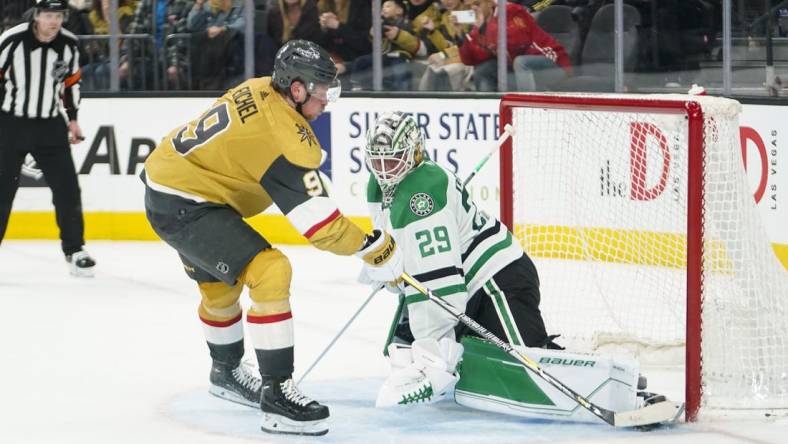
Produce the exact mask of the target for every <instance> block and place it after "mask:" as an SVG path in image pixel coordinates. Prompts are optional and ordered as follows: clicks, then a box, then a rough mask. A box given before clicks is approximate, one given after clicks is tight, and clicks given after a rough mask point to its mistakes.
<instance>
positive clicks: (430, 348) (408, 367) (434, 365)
mask: <svg viewBox="0 0 788 444" xmlns="http://www.w3.org/2000/svg"><path fill="white" fill-rule="evenodd" d="M462 349H463V348H462V345H460V344H458V343H456V342H454V341H453V340H451V339H449V338H443V339H441V340H440V341H436V340H435V339H432V338H427V339H418V340H416V341H414V342H413V345H412V347H406V346H402V345H399V344H390V345H389V347H388V352H389V362H390V363H391V374H390V375H389V377H388V378H387V379H386V381H385V382H384V383H383V386H382V387H381V389H380V391H379V392H378V398H377V401H376V402H375V406H376V407H387V406H391V405H397V404H400V405H407V404H417V403H430V402H435V401H437V400H439V399H441V398H442V397H443V395H445V394H446V393H447V392H449V391H451V390H452V389H453V388H454V384H455V383H456V382H457V380H458V379H459V376H458V375H457V373H456V368H457V362H458V361H459V360H460V357H461V356H462Z"/></svg>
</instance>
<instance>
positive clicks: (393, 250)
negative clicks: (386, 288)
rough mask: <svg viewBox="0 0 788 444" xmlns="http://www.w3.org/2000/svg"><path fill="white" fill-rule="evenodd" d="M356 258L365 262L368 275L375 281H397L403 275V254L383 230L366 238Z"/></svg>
mask: <svg viewBox="0 0 788 444" xmlns="http://www.w3.org/2000/svg"><path fill="white" fill-rule="evenodd" d="M356 256H358V257H360V258H361V259H363V260H364V268H365V272H366V275H367V276H368V277H369V279H371V280H373V281H376V282H391V281H396V280H397V279H399V277H400V275H401V274H402V254H401V253H400V251H399V249H398V248H397V243H396V242H394V238H392V237H391V235H390V234H388V233H386V232H383V231H381V230H374V231H373V232H372V234H368V235H367V237H366V238H364V244H363V245H362V246H361V249H360V250H359V251H358V252H357V253H356Z"/></svg>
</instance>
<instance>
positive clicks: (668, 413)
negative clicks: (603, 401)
mask: <svg viewBox="0 0 788 444" xmlns="http://www.w3.org/2000/svg"><path fill="white" fill-rule="evenodd" d="M400 277H401V278H402V279H403V280H404V281H405V282H407V283H408V284H410V285H411V286H412V287H413V288H415V289H416V290H417V291H418V292H419V293H421V294H423V295H424V296H427V298H428V299H429V300H430V301H432V302H434V303H436V304H438V306H440V307H441V308H442V309H444V310H445V311H447V312H448V313H449V314H450V315H452V316H453V317H454V318H455V319H457V320H458V321H460V322H462V323H463V324H465V325H466V326H468V328H470V329H471V330H473V331H474V332H476V334H478V335H479V336H481V337H482V338H485V339H487V340H488V341H490V342H492V343H493V345H495V346H496V347H498V348H499V349H501V350H503V351H504V352H506V353H507V354H508V355H509V356H511V357H513V358H514V359H516V360H517V361H518V362H520V363H521V364H523V365H524V366H525V368H527V369H528V370H530V371H531V372H533V373H534V374H535V375H536V376H538V377H540V378H541V379H542V380H544V381H546V382H547V383H549V384H550V385H552V386H553V387H555V388H556V389H558V391H560V392H561V393H563V394H564V395H566V396H568V397H569V398H571V399H572V400H574V401H575V402H576V403H578V404H580V406H581V407H583V408H585V409H586V410H588V411H589V412H591V413H592V414H594V415H595V416H597V417H598V418H600V419H601V420H603V421H605V422H606V423H608V424H610V425H612V426H614V427H638V426H646V425H652V424H660V423H665V422H672V421H675V420H676V419H677V418H678V417H679V415H681V413H682V412H683V411H684V404H683V403H681V404H677V403H674V402H670V401H662V402H657V403H654V404H650V405H647V406H645V407H641V408H639V409H636V410H630V411H626V412H614V411H612V410H608V409H605V408H603V407H600V406H598V405H596V404H594V403H593V402H591V401H589V400H588V399H586V398H585V397H584V396H582V395H581V394H579V393H577V392H576V391H574V390H572V389H571V388H569V387H567V386H566V385H564V383H562V382H561V381H559V380H557V379H555V378H554V377H553V376H552V375H550V374H549V373H547V372H546V371H545V370H544V369H542V367H540V366H539V364H538V363H537V362H536V361H534V360H533V359H531V358H529V357H528V356H526V355H524V354H523V353H520V352H519V351H517V350H515V349H514V348H513V347H512V346H511V345H509V344H508V343H506V342H504V341H502V340H501V339H499V338H498V337H497V336H495V335H494V334H492V333H491V332H490V331H488V330H487V329H486V328H484V327H482V326H481V325H479V323H477V322H476V321H474V320H473V319H471V318H470V317H469V316H468V315H466V314H465V313H463V312H461V311H459V310H458V309H456V308H454V306H453V305H451V304H449V303H448V302H446V301H444V300H443V299H441V298H439V297H437V296H435V295H434V294H433V293H432V291H431V290H429V289H427V288H426V287H424V286H423V285H421V283H419V282H418V281H417V280H415V279H414V278H413V277H411V276H410V275H408V274H407V273H402V274H401V275H400Z"/></svg>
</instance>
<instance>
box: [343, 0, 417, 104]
mask: <svg viewBox="0 0 788 444" xmlns="http://www.w3.org/2000/svg"><path fill="white" fill-rule="evenodd" d="M405 10H406V8H405V3H404V0H386V1H385V2H383V6H382V7H381V10H380V16H381V18H382V19H383V36H382V39H383V42H382V44H383V47H382V48H381V53H382V54H383V88H384V89H387V90H393V91H407V90H409V89H410V84H411V78H412V76H411V71H410V61H411V60H412V59H413V57H415V56H417V55H421V56H425V55H426V54H427V50H426V47H425V46H424V44H423V43H422V42H421V41H420V40H419V38H418V37H416V35H415V34H414V31H413V28H412V27H411V25H410V22H408V20H407V16H406V15H405ZM370 33H371V31H370ZM351 82H352V84H353V89H354V90H362V89H372V54H367V55H363V56H361V57H359V58H357V59H356V61H355V62H353V73H352V75H351Z"/></svg>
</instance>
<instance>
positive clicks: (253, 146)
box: [145, 77, 364, 255]
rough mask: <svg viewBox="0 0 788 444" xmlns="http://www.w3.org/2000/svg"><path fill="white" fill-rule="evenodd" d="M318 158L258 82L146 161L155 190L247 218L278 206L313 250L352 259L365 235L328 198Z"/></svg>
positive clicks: (312, 143)
mask: <svg viewBox="0 0 788 444" xmlns="http://www.w3.org/2000/svg"><path fill="white" fill-rule="evenodd" d="M321 157H322V152H321V148H320V143H319V142H318V141H317V138H316V137H315V135H314V134H313V133H312V129H311V127H310V126H309V123H308V122H307V121H306V120H305V119H304V117H303V116H301V114H299V113H298V112H296V111H295V110H294V109H293V108H292V107H291V106H289V104H288V103H287V102H286V100H285V99H284V98H283V97H282V96H281V95H279V93H277V92H276V91H274V90H273V88H272V87H271V79H270V77H261V78H253V79H250V80H247V81H246V82H244V83H242V84H240V85H238V86H237V87H235V88H233V89H230V90H229V91H227V93H225V94H224V95H223V96H222V97H220V98H219V99H218V100H217V101H216V102H215V103H214V104H213V105H212V106H211V108H210V109H209V110H208V111H206V112H205V113H203V114H202V116H200V117H199V118H197V119H196V120H193V121H191V122H189V123H187V124H186V125H184V126H181V127H178V128H176V129H174V130H172V132H170V133H169V134H168V135H167V136H166V137H165V138H164V139H163V140H162V142H161V143H160V144H159V145H158V146H157V147H156V149H155V150H154V151H153V152H152V153H151V155H150V156H149V157H148V159H147V160H146V161H145V174H146V180H147V183H148V186H150V187H151V188H153V189H156V190H159V191H163V192H167V193H170V194H176V195H179V196H181V197H184V198H187V199H191V200H195V201H198V202H212V203H217V204H225V205H229V206H230V207H232V208H234V209H235V210H236V211H237V212H238V213H239V214H240V215H241V216H243V217H249V216H253V215H255V214H258V213H260V212H262V211H263V210H265V209H266V208H268V207H270V206H271V205H272V204H274V203H275V204H276V205H277V206H278V207H279V209H280V210H281V211H282V213H284V214H285V216H287V218H288V220H289V221H290V223H291V224H293V226H294V227H296V229H298V231H299V232H300V233H301V234H303V235H304V237H306V238H307V239H308V240H309V241H310V242H311V243H312V244H313V245H315V246H316V247H318V248H320V249H322V250H328V251H331V252H333V253H337V254H343V255H349V254H352V253H355V252H356V251H357V250H358V249H359V247H360V246H361V244H362V242H363V237H364V233H363V231H362V230H361V229H360V228H358V227H357V226H356V225H354V224H353V223H351V222H350V221H349V220H347V219H346V218H345V217H344V216H342V214H341V213H340V212H339V210H338V209H337V207H336V205H335V204H334V203H333V202H332V201H331V200H330V199H329V198H328V195H327V192H326V188H325V186H324V184H323V181H322V180H321V178H320V175H319V174H318V171H317V168H318V167H319V166H320V161H321Z"/></svg>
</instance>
